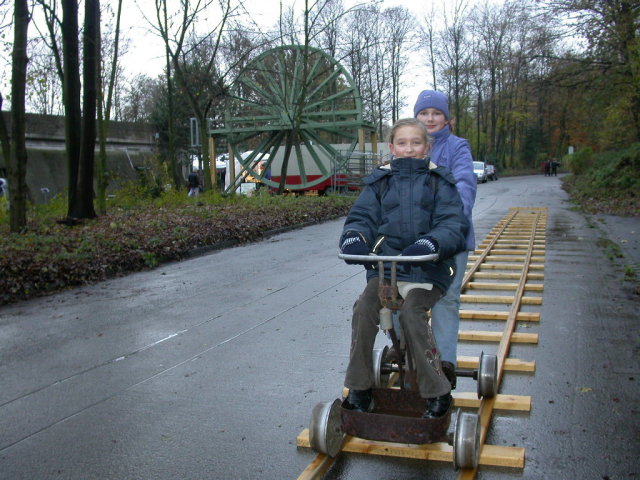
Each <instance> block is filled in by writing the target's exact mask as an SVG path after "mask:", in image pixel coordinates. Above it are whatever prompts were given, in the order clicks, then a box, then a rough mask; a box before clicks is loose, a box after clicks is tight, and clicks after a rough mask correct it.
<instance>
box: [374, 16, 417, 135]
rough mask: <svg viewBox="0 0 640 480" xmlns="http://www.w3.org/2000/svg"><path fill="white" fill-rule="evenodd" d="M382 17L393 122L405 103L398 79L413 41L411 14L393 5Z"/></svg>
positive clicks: (400, 76) (402, 71)
mask: <svg viewBox="0 0 640 480" xmlns="http://www.w3.org/2000/svg"><path fill="white" fill-rule="evenodd" d="M382 18H383V19H384V26H385V28H384V33H383V35H384V37H383V38H384V41H385V43H386V44H387V45H388V48H387V52H388V54H387V55H388V58H387V61H386V63H387V64H388V68H389V77H390V80H391V85H390V87H391V96H390V97H391V122H392V123H395V121H396V120H397V119H398V117H399V114H400V109H401V108H402V107H404V105H405V104H404V99H403V98H402V97H401V96H400V88H401V87H402V84H401V80H400V79H401V78H402V75H403V73H404V69H405V66H406V63H407V54H408V53H410V50H411V47H410V45H411V44H412V43H413V42H412V40H413V37H412V33H413V31H414V24H413V15H412V14H411V13H410V12H409V10H407V9H406V8H405V7H393V8H388V9H386V10H385V11H384V12H383V14H382Z"/></svg>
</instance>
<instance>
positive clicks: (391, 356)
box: [384, 345, 400, 363]
mask: <svg viewBox="0 0 640 480" xmlns="http://www.w3.org/2000/svg"><path fill="white" fill-rule="evenodd" d="M399 360H400V358H398V354H397V353H396V349H395V347H394V346H393V345H392V346H391V347H389V349H388V350H387V353H386V354H385V356H384V361H385V362H388V363H398V361H399Z"/></svg>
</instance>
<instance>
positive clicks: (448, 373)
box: [442, 362, 458, 390]
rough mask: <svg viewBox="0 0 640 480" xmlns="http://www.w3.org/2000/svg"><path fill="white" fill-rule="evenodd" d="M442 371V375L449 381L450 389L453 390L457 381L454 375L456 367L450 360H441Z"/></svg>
mask: <svg viewBox="0 0 640 480" xmlns="http://www.w3.org/2000/svg"><path fill="white" fill-rule="evenodd" d="M442 371H443V372H444V376H445V377H447V380H449V383H450V384H451V390H455V388H456V383H457V382H458V380H457V377H456V367H454V366H453V363H451V362H442Z"/></svg>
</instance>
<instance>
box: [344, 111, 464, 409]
mask: <svg viewBox="0 0 640 480" xmlns="http://www.w3.org/2000/svg"><path fill="white" fill-rule="evenodd" d="M389 150H390V151H391V153H392V155H393V157H394V158H393V160H392V161H391V163H390V164H389V165H387V166H385V167H380V168H377V169H375V170H374V171H373V173H372V174H371V175H369V176H368V177H366V178H365V179H364V183H365V188H364V190H363V191H362V193H360V195H359V196H358V198H357V199H356V201H355V203H354V205H353V207H352V208H351V210H350V211H349V214H348V215H347V218H346V220H345V223H344V228H343V232H342V235H341V237H340V242H339V245H340V250H341V251H342V252H343V253H345V254H352V255H368V254H369V253H371V252H372V250H373V247H374V245H375V246H376V251H377V252H378V253H380V254H381V255H385V256H386V255H399V254H403V255H408V256H413V255H429V254H433V253H437V254H438V255H439V259H438V261H436V262H427V263H425V264H422V265H418V264H414V265H411V264H409V265H406V264H405V265H404V266H403V268H399V269H398V272H397V280H398V288H399V291H400V295H402V297H403V298H404V303H403V306H402V308H401V310H400V324H401V326H402V331H403V333H404V336H405V339H406V341H407V345H408V347H409V349H410V351H411V352H412V358H413V361H414V365H415V367H416V374H417V384H418V389H419V392H420V395H421V396H422V398H424V399H425V411H424V414H423V417H424V418H437V417H442V416H443V415H445V414H446V413H447V412H448V411H449V409H450V407H451V403H452V397H451V383H450V382H449V380H448V379H447V377H446V375H445V374H444V373H443V371H442V367H441V364H440V355H439V354H438V350H437V345H436V342H435V341H434V339H433V334H432V332H431V328H430V326H429V323H428V319H429V309H430V308H431V307H432V306H433V305H434V304H435V302H436V301H438V299H439V298H440V297H441V296H442V295H443V294H444V292H446V291H447V288H449V285H450V284H451V282H452V281H453V279H454V276H455V264H454V262H453V258H452V257H453V255H455V254H456V253H458V252H461V251H463V250H464V249H465V248H466V241H465V237H466V234H467V231H468V229H469V222H468V220H467V219H466V217H465V214H464V211H463V204H462V200H461V199H460V195H459V194H458V192H457V190H456V186H455V180H454V178H453V176H452V175H451V172H450V171H449V169H448V168H445V167H438V166H436V165H434V164H433V163H431V162H429V159H428V158H427V159H425V155H426V154H427V152H428V151H429V143H428V141H427V129H426V128H425V126H424V125H423V124H422V123H421V122H420V121H418V120H416V119H414V118H408V119H404V120H399V121H398V122H396V124H395V125H394V126H393V127H392V128H391V133H390V136H389ZM409 219H410V220H409ZM347 263H350V264H353V263H362V264H364V265H365V268H366V269H367V275H366V276H367V286H366V287H365V289H364V291H363V293H362V294H361V295H360V298H359V299H358V301H357V302H356V304H355V306H354V309H353V317H352V326H351V352H350V356H349V365H348V366H347V373H346V376H345V382H344V384H345V386H346V387H348V388H349V396H348V399H347V401H348V404H349V407H350V408H352V409H353V410H356V411H362V412H366V411H371V410H372V409H373V408H374V406H373V402H372V393H371V388H372V387H373V385H374V383H375V382H374V377H373V365H372V350H373V346H374V342H375V337H376V334H377V332H378V324H379V312H380V309H381V308H382V304H381V302H380V299H379V298H378V283H379V278H378V275H379V273H378V270H377V269H375V268H372V264H371V263H369V262H366V261H364V262H353V261H349V260H347ZM389 275H390V271H389V267H387V271H386V272H385V278H387V279H388V278H389Z"/></svg>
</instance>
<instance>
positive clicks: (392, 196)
mask: <svg viewBox="0 0 640 480" xmlns="http://www.w3.org/2000/svg"><path fill="white" fill-rule="evenodd" d="M432 166H433V169H430V168H429V163H428V161H425V160H424V159H417V158H400V159H395V160H392V161H391V164H390V168H378V169H376V170H374V172H373V173H372V174H371V175H369V176H368V177H366V178H365V179H364V183H365V188H364V189H363V191H362V192H361V193H360V195H359V196H358V198H357V199H356V201H355V203H354V204H353V206H352V207H351V210H350V211H349V214H348V215H347V218H346V220H345V223H344V228H343V233H342V236H341V238H340V245H342V242H343V240H344V238H345V237H346V236H347V234H348V232H358V233H360V234H361V235H362V237H363V238H364V239H365V242H366V243H367V245H368V246H369V248H372V247H373V245H374V244H375V243H376V241H377V240H378V239H379V238H380V237H381V236H384V241H383V242H382V244H381V246H380V248H379V249H378V250H377V253H379V254H380V255H399V254H400V253H401V252H402V250H404V248H405V247H408V246H409V245H411V244H413V243H415V241H416V240H418V239H419V238H421V237H427V236H428V237H431V238H433V239H435V240H436V241H437V242H438V245H439V251H438V254H439V260H438V261H437V262H428V263H427V264H423V266H418V265H414V266H412V268H411V269H410V271H409V272H407V273H405V272H404V271H403V269H401V268H400V269H398V272H397V275H398V277H397V278H398V280H399V281H408V282H416V283H433V284H434V285H436V286H438V287H440V288H441V289H442V290H443V291H446V290H447V288H449V285H450V284H451V282H452V280H453V276H454V274H455V270H454V268H455V267H454V262H453V259H452V258H451V257H453V255H455V254H456V253H459V252H461V251H463V250H464V249H465V237H466V235H467V232H468V230H469V222H468V221H467V219H466V217H465V215H464V212H463V207H462V200H461V199H460V195H459V194H458V191H457V190H456V186H455V180H454V179H453V176H452V175H451V172H450V171H449V170H448V169H447V168H444V167H436V166H435V165H433V164H432ZM432 177H433V180H432ZM432 187H434V188H432ZM434 190H435V191H434ZM376 276H378V271H377V270H368V271H367V281H368V280H369V279H371V278H372V277H376ZM385 277H386V278H389V271H388V267H387V271H386V272H385Z"/></svg>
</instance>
